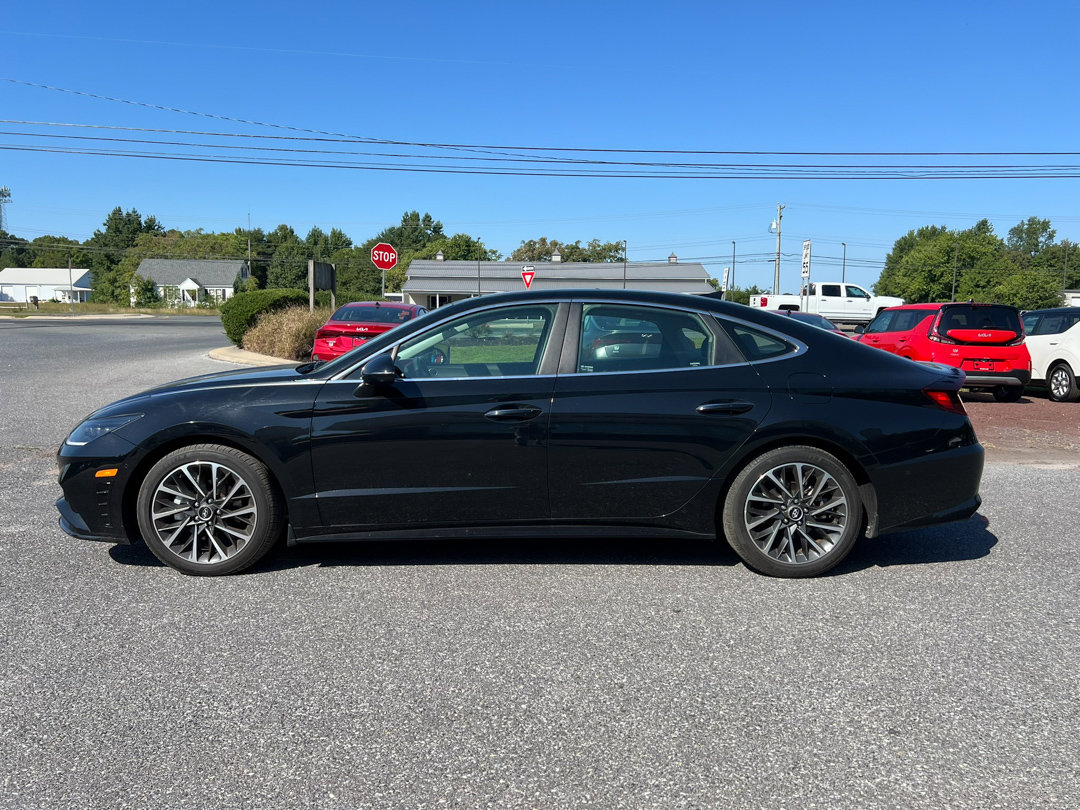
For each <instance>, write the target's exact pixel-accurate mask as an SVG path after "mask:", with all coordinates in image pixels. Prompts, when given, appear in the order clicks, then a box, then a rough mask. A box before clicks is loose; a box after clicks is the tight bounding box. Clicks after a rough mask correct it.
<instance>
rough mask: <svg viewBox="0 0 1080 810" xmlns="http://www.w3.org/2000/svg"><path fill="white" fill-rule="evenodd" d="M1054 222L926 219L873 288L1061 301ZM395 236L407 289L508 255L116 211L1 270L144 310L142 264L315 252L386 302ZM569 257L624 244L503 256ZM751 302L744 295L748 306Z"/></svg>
mask: <svg viewBox="0 0 1080 810" xmlns="http://www.w3.org/2000/svg"><path fill="white" fill-rule="evenodd" d="M1056 236H1057V232H1056V231H1055V230H1054V228H1052V227H1051V224H1050V220H1048V219H1040V218H1038V217H1029V218H1028V219H1026V220H1024V221H1023V222H1020V223H1019V224H1017V225H1016V226H1015V227H1013V228H1011V229H1010V230H1009V232H1008V236H1007V237H1006V238H1005V239H1002V238H1001V237H999V236H998V235H997V234H995V233H994V228H993V225H991V224H990V222H989V220H986V219H983V220H980V221H979V222H978V223H976V224H975V225H974V226H972V227H971V228H968V229H966V230H950V229H948V228H946V227H944V226H937V225H928V226H924V227H921V228H918V229H915V230H911V231H909V232H908V233H907V234H905V235H904V236H901V237H900V238H899V239H897V240H896V242H895V244H894V245H893V249H892V251H890V253H889V254H888V256H887V257H886V259H885V267H884V270H883V271H882V273H881V276H880V278H879V279H878V281H877V282H876V283H875V284H874V292H875V293H876V294H878V295H894V296H898V297H900V298H903V299H904V300H905V301H907V302H909V303H920V302H927V301H950V300H968V299H972V300H975V301H979V302H994V303H1005V304H1012V305H1013V306H1016V307H1019V308H1021V309H1038V308H1041V307H1048V306H1057V305H1059V304H1060V303H1061V302H1062V291H1063V290H1064V289H1077V288H1080V250H1077V247H1078V246H1077V244H1076V243H1075V242H1071V241H1069V240H1067V239H1063V240H1061V241H1060V242H1058V241H1056ZM379 242H389V243H390V244H392V245H393V246H394V247H395V248H396V249H397V251H398V254H399V259H398V265H397V266H396V267H395V268H394V269H393V270H390V271H387V273H386V279H385V284H386V287H385V289H386V290H387V291H388V292H396V291H399V290H400V289H401V286H402V284H404V282H405V278H406V275H407V273H408V268H409V264H410V263H411V262H412V261H413V260H415V259H434V258H435V257H436V255H437V254H438V253H439V252H442V254H443V258H444V259H446V260H447V261H455V260H464V261H500V260H503V259H504V257H503V256H502V255H501V254H500V253H499V252H498V251H496V250H493V249H491V248H488V247H485V246H484V244H483V242H482V240H481V239H479V238H478V237H475V236H472V235H470V234H466V233H457V234H453V235H447V234H446V233H445V231H444V229H443V225H442V223H441V222H440V221H438V220H436V219H434V218H433V217H432V216H431V214H429V213H424V214H423V215H421V214H420V213H419V212H418V211H407V212H405V213H404V214H403V215H402V217H401V221H400V223H398V224H396V225H392V226H390V227H387V228H384V229H383V230H382V231H380V232H379V233H377V234H375V235H374V236H371V237H370V238H368V239H367V240H365V241H364V242H362V243H360V244H356V243H354V242H353V240H352V238H351V237H349V236H348V235H347V234H345V233H344V232H343V231H341V230H340V229H339V228H331V229H330V231H329V233H327V232H325V231H323V230H322V229H321V228H319V227H314V228H311V230H309V231H308V233H307V234H306V235H305V236H303V237H301V236H300V235H299V234H298V233H297V232H296V231H295V230H294V229H293V228H292V227H291V226H289V225H285V224H282V225H278V226H277V228H275V229H274V230H272V231H269V232H267V231H264V230H262V229H261V228H253V229H248V228H236V229H235V230H233V231H231V232H222V233H212V232H205V231H203V230H202V229H196V230H188V231H180V230H176V229H166V228H165V226H164V225H163V224H162V223H161V222H160V221H159V220H158V219H157V218H156V217H154V216H146V217H144V216H142V215H141V214H140V213H139V212H138V211H136V210H135V209H130V210H128V211H125V210H123V209H122V208H120V207H117V208H114V209H113V210H112V212H110V213H109V215H108V216H107V217H106V219H105V221H104V223H103V224H102V227H101V228H99V229H98V230H96V231H94V234H93V236H91V237H90V238H89V239H87V240H86V241H84V242H79V241H77V240H74V239H69V238H67V237H63V236H39V237H37V238H35V239H32V240H26V239H20V238H18V237H17V236H15V235H14V234H9V233H5V232H4V231H0V267H66V266H67V263H68V258H69V256H70V258H71V262H72V266H74V267H88V268H89V269H90V272H91V287H92V295H91V300H94V301H99V302H103V303H113V304H119V305H122V306H126V305H128V304H129V303H130V301H131V292H130V290H131V289H134V290H135V292H136V300H137V303H138V304H140V305H148V304H153V303H154V299H155V297H156V295H157V293H156V290H155V287H154V284H153V280H152V279H142V278H139V277H138V268H139V264H140V262H141V261H142V260H143V259H148V258H160V259H235V260H244V261H247V260H248V256H249V255H250V257H251V261H250V268H251V278H250V279H248V282H247V283H248V284H249V285H250V288H251V289H256V288H270V289H274V288H279V289H301V290H302V289H306V287H307V263H308V260H309V259H315V260H316V261H325V262H331V263H333V264H334V265H336V267H337V276H338V294H339V296H340V297H341V298H343V299H344V300H352V301H362V300H372V299H375V298H379V297H380V296H381V294H382V292H383V275H382V271H380V270H379V269H377V268H376V267H375V266H374V265H373V264H372V262H371V248H372V247H373V246H374V245H376V244H378V243H379ZM556 251H557V252H558V253H559V254H560V255H561V259H562V261H564V262H619V261H623V260H624V259H625V254H624V243H623V242H603V241H601V240H599V239H593V240H590V241H589V242H587V243H585V244H582V242H581V241H580V240H578V241H575V242H568V241H559V240H556V239H548V238H547V237H540V238H538V239H528V240H522V241H521V244H520V245H519V246H518V248H517V249H515V250H514V251H513V252H512V253H511V254H510V255H509V256H507V257H505V260H506V261H513V262H544V261H550V260H551V258H552V256H553V255H554V254H555V252H556ZM754 292H758V290H756V288H755V289H754V290H739V289H733V290H729V291H728V297H729V298H730V299H732V300H738V301H743V299H746V300H749V295H750V294H753V293H754ZM743 302H744V303H745V301H743Z"/></svg>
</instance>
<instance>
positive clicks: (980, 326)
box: [934, 304, 1024, 343]
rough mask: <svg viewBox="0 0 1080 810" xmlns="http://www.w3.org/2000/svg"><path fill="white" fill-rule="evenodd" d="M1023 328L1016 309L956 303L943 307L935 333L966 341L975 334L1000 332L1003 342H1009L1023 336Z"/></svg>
mask: <svg viewBox="0 0 1080 810" xmlns="http://www.w3.org/2000/svg"><path fill="white" fill-rule="evenodd" d="M1023 329H1024V328H1023V325H1022V324H1021V323H1020V313H1019V312H1018V311H1017V310H1016V309H1014V308H1013V307H1006V306H1000V305H994V304H991V305H980V304H956V305H951V306H947V307H943V308H942V310H941V317H940V318H939V319H938V322H937V325H936V326H935V328H934V331H935V332H937V334H939V335H941V336H942V337H951V338H952V339H954V340H961V341H965V340H966V339H967V338H969V337H970V336H971V334H972V333H975V332H979V331H986V332H996V333H1000V335H999V342H1002V343H1007V342H1010V341H1012V340H1015V339H1016V338H1017V337H1018V336H1020V335H1022V334H1023ZM978 342H987V341H985V340H979V341H978Z"/></svg>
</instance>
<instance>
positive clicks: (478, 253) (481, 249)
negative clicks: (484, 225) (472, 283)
mask: <svg viewBox="0 0 1080 810" xmlns="http://www.w3.org/2000/svg"><path fill="white" fill-rule="evenodd" d="M483 252H484V243H483V242H481V241H480V240H479V239H477V240H476V295H477V296H478V297H479V296H481V295H483V293H481V292H480V257H481V255H483Z"/></svg>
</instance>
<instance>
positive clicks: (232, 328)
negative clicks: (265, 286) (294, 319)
mask: <svg viewBox="0 0 1080 810" xmlns="http://www.w3.org/2000/svg"><path fill="white" fill-rule="evenodd" d="M307 303H308V294H307V293H306V292H303V291H302V290H254V291H252V292H242V293H237V294H236V295H234V296H233V297H232V298H230V299H229V300H228V301H226V302H225V303H224V304H222V305H221V325H222V326H223V327H225V335H226V336H227V337H228V338H229V340H231V341H232V342H233V343H234V344H236V345H237V346H243V345H244V333H245V332H247V330H248V329H250V328H251V327H252V326H253V325H254V324H255V321H256V320H257V319H258V317H259V316H260V315H262V314H263V313H266V312H273V311H275V310H278V309H284V308H285V307H294V306H298V305H301V304H307Z"/></svg>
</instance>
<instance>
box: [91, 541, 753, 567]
mask: <svg viewBox="0 0 1080 810" xmlns="http://www.w3.org/2000/svg"><path fill="white" fill-rule="evenodd" d="M109 556H110V557H112V559H113V560H114V561H115V562H118V563H120V564H121V565H134V566H161V565H163V563H161V562H160V561H159V560H158V559H157V557H155V556H154V555H153V554H151V553H150V550H149V549H148V548H147V547H146V546H145V545H143V544H142V543H135V544H132V545H118V546H113V547H112V548H111V549H110V550H109ZM738 562H739V558H738V557H736V556H735V554H734V552H732V551H731V549H729V548H728V546H727V544H726V543H715V542H711V541H708V540H686V539H681V538H677V539H676V538H669V539H663V538H660V539H656V538H649V539H631V540H626V539H620V538H611V539H606V538H604V539H597V538H588V539H581V540H575V539H562V538H557V539H550V538H542V539H535V540H520V539H515V540H487V539H485V540H367V541H359V542H351V543H349V542H342V543H313V544H310V545H298V546H293V547H291V548H287V547H285V546H284V545H283V546H281V547H279V548H277V549H275V550H274V551H273V552H272V553H271V554H270V555H269V556H267V558H266V559H264V560H262V561H261V562H259V563H257V564H256V565H255V566H253V567H252V568H250V569H249V570H247V571H244V572H241V576H242V575H243V574H248V573H250V574H259V573H265V572H270V571H280V570H286V569H290V568H305V567H309V566H321V567H337V566H350V567H357V568H359V567H364V566H420V565H541V564H554V565H735V564H737V563H738Z"/></svg>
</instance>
